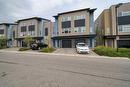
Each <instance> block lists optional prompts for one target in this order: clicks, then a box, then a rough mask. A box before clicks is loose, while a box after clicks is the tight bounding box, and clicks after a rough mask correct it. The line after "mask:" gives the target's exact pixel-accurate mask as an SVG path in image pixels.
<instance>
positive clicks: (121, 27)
mask: <svg viewBox="0 0 130 87" xmlns="http://www.w3.org/2000/svg"><path fill="white" fill-rule="evenodd" d="M118 31H119V32H130V25H119V26H118Z"/></svg>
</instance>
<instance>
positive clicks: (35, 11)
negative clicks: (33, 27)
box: [0, 0, 130, 22]
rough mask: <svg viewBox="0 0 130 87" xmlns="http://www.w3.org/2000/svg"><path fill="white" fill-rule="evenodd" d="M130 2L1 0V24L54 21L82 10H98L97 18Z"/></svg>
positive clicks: (103, 0) (128, 0) (126, 0)
mask: <svg viewBox="0 0 130 87" xmlns="http://www.w3.org/2000/svg"><path fill="white" fill-rule="evenodd" d="M124 2H130V0H0V22H14V21H17V20H19V19H22V18H28V17H34V16H38V17H43V18H47V19H51V20H52V21H54V19H53V17H52V16H54V15H56V14H57V13H61V12H66V11H71V10H75V9H82V8H97V10H96V12H95V17H94V18H97V16H98V15H99V14H100V13H101V12H102V11H103V9H106V8H109V7H110V6H111V5H113V4H117V3H124Z"/></svg>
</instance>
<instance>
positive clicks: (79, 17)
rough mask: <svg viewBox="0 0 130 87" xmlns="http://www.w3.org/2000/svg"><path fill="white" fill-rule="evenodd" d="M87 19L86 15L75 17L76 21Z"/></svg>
mask: <svg viewBox="0 0 130 87" xmlns="http://www.w3.org/2000/svg"><path fill="white" fill-rule="evenodd" d="M79 19H85V15H77V16H74V20H79Z"/></svg>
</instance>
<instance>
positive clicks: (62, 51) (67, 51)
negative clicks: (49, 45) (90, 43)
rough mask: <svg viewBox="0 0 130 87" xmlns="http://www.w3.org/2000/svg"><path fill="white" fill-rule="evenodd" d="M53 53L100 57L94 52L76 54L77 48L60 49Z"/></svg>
mask: <svg viewBox="0 0 130 87" xmlns="http://www.w3.org/2000/svg"><path fill="white" fill-rule="evenodd" d="M53 53H57V54H70V55H71V54H73V55H86V56H87V55H89V56H98V55H97V54H96V53H94V52H93V51H92V50H91V51H90V53H89V54H78V53H77V52H76V49H75V48H58V49H57V50H56V51H54V52H53Z"/></svg>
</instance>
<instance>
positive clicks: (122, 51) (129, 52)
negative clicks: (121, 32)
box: [94, 46, 130, 58]
mask: <svg viewBox="0 0 130 87" xmlns="http://www.w3.org/2000/svg"><path fill="white" fill-rule="evenodd" d="M94 52H95V53H97V54H99V55H103V56H110V57H129V58H130V49H127V48H119V50H118V52H117V51H116V49H115V48H110V47H104V46H98V47H96V48H95V49H94Z"/></svg>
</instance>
